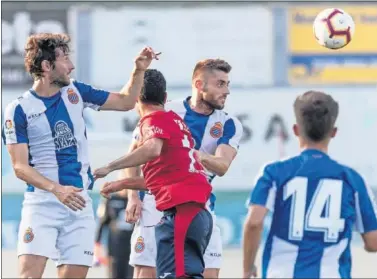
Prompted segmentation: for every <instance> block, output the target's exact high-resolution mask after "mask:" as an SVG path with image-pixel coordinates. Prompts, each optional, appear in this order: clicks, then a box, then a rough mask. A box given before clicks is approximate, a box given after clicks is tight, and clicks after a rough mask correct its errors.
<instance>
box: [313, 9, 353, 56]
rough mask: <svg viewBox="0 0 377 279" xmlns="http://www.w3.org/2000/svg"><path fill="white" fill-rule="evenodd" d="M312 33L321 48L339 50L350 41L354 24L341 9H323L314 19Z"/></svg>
mask: <svg viewBox="0 0 377 279" xmlns="http://www.w3.org/2000/svg"><path fill="white" fill-rule="evenodd" d="M313 32H314V36H315V38H316V39H317V42H318V43H319V44H320V45H321V46H324V47H327V48H330V49H339V48H342V47H345V46H346V45H348V44H349V42H350V41H351V40H352V37H353V33H354V32H355V22H354V21H353V19H352V17H351V16H350V15H349V14H347V13H346V12H345V11H343V10H341V9H325V10H323V11H322V12H320V13H319V14H318V15H317V17H316V18H315V20H314V23H313Z"/></svg>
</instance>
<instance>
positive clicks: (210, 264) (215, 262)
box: [204, 217, 223, 278]
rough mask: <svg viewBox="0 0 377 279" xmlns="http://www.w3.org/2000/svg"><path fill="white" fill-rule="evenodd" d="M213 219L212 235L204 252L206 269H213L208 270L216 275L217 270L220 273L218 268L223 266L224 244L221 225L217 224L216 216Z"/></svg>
mask: <svg viewBox="0 0 377 279" xmlns="http://www.w3.org/2000/svg"><path fill="white" fill-rule="evenodd" d="M213 220H214V224H213V230H212V235H211V238H210V240H209V243H208V246H207V249H206V251H205V254H204V262H205V267H206V269H207V268H208V269H211V270H208V271H207V273H211V274H213V275H214V274H215V272H217V273H218V269H220V268H221V260H222V248H223V245H222V238H221V231H220V227H219V226H217V224H216V217H214V218H213ZM210 276H212V275H210ZM207 278H210V277H207ZM211 278H212V277H211ZM215 278H217V277H215Z"/></svg>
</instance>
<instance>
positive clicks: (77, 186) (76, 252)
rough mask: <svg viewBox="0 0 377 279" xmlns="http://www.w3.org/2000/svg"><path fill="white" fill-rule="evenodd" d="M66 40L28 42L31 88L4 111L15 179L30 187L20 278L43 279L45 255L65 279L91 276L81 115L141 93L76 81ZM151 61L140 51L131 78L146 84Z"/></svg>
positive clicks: (122, 106) (91, 227)
mask: <svg viewBox="0 0 377 279" xmlns="http://www.w3.org/2000/svg"><path fill="white" fill-rule="evenodd" d="M69 41H70V39H69V37H68V36H67V35H65V34H49V33H46V34H35V35H32V36H30V37H29V38H28V40H27V43H26V52H25V66H26V70H27V72H28V73H30V74H31V75H32V76H33V78H34V84H33V86H32V88H31V89H30V90H28V91H26V92H25V93H24V94H23V95H22V96H21V97H19V98H18V99H16V100H14V101H13V102H11V103H10V104H8V105H7V107H6V109H5V113H4V118H5V123H4V127H3V140H4V143H5V144H6V145H7V148H8V151H9V153H10V156H11V159H12V164H13V168H14V171H15V174H16V176H17V177H18V178H19V179H21V180H23V181H25V183H26V184H27V187H26V193H25V199H24V202H23V209H22V217H21V223H20V229H19V236H18V238H19V240H18V256H19V265H20V271H19V272H20V273H19V275H20V277H21V278H41V276H42V274H43V272H44V268H45V263H46V261H47V259H48V258H50V259H53V260H56V264H57V266H58V275H59V277H60V278H68V277H69V278H85V277H86V274H87V271H88V268H89V267H90V266H91V265H92V258H93V248H94V233H95V221H94V214H93V208H92V204H91V199H90V197H89V195H88V192H87V191H88V190H90V189H91V188H92V187H93V177H92V175H91V171H90V166H89V157H88V142H87V137H86V127H85V122H84V118H83V110H84V108H92V109H94V110H119V111H126V110H130V109H132V108H134V106H135V102H136V99H137V97H138V94H139V92H140V90H141V87H140V88H134V89H135V90H133V91H132V90H131V91H130V90H129V88H128V87H129V86H125V87H124V88H123V89H122V90H121V91H120V92H119V93H110V92H108V91H104V90H98V89H95V88H93V87H91V86H90V85H86V84H84V83H81V82H77V81H73V80H71V79H70V76H69V75H70V73H71V72H72V71H73V70H74V65H73V64H72V62H71V60H70V58H69ZM153 58H155V54H154V52H153V50H152V49H150V48H145V49H143V50H142V52H141V53H140V54H139V55H138V57H137V58H136V60H135V61H136V62H135V70H134V71H133V73H132V76H133V78H135V79H136V80H137V79H141V80H143V79H144V72H145V70H146V68H147V67H148V66H149V65H150V63H151V61H152V59H153Z"/></svg>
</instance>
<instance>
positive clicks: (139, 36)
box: [2, 2, 377, 249]
mask: <svg viewBox="0 0 377 279" xmlns="http://www.w3.org/2000/svg"><path fill="white" fill-rule="evenodd" d="M330 6H331V7H334V6H336V7H339V8H343V9H345V10H346V11H347V12H349V13H350V14H351V15H352V16H353V18H354V20H355V23H356V33H355V36H354V38H353V41H352V42H351V44H350V45H349V46H347V47H346V48H344V49H342V50H338V51H331V50H328V49H325V48H322V47H320V46H319V45H318V44H317V43H316V41H315V39H314V37H313V32H312V22H313V20H314V18H315V16H316V15H317V13H318V12H319V11H320V10H322V9H324V8H327V7H330ZM2 9H3V11H2V109H4V107H5V106H6V104H7V103H9V102H10V101H11V100H13V99H15V98H17V97H18V96H19V95H20V94H22V93H23V92H24V91H25V90H27V89H28V88H29V87H30V86H31V82H32V81H31V79H30V77H29V76H28V75H27V74H26V73H25V70H24V66H23V49H24V45H25V41H26V38H27V37H28V36H29V35H30V34H32V33H36V32H67V33H69V34H70V35H71V37H72V48H73V53H72V57H73V61H74V63H75V66H76V70H75V71H74V73H73V76H74V77H75V78H76V79H78V80H81V81H83V82H86V83H89V84H93V85H95V86H97V87H101V88H104V89H108V90H119V89H120V88H121V87H122V86H123V85H124V84H125V83H126V82H127V80H128V77H129V74H130V71H131V69H132V67H133V58H134V56H135V55H136V53H137V52H138V51H139V50H140V49H141V48H142V47H143V46H145V45H150V46H152V47H153V48H154V49H155V50H157V51H162V56H161V60H160V61H156V62H153V66H152V67H156V68H158V69H159V70H161V71H162V72H163V73H164V75H165V76H166V79H167V82H168V94H169V99H176V98H184V97H186V96H188V95H190V94H191V74H192V70H193V67H194V65H195V63H196V62H197V61H198V60H200V59H204V58H216V57H221V58H223V59H225V60H227V61H228V62H229V63H230V64H231V65H232V66H233V70H232V72H231V95H230V98H229V99H228V101H227V105H226V111H228V112H229V113H232V114H234V115H236V116H238V118H239V119H240V120H241V122H242V124H243V126H244V136H243V139H242V143H241V147H240V151H239V154H238V156H237V158H236V160H235V161H234V163H233V165H232V167H231V169H230V171H229V173H228V174H227V175H226V176H224V177H222V178H217V179H215V182H214V185H215V190H216V193H217V214H218V216H219V217H218V220H219V224H220V226H221V228H222V234H223V241H224V244H225V245H226V246H239V243H240V237H241V226H242V222H243V218H244V216H245V214H246V208H245V201H246V199H247V198H248V195H249V193H250V191H251V189H252V186H253V182H254V177H255V175H256V174H257V173H258V171H259V168H260V167H261V166H262V165H263V164H264V163H266V162H268V161H271V160H277V159H280V158H283V157H286V156H291V155H294V154H295V153H297V152H298V151H299V150H298V146H297V142H296V140H295V138H294V135H293V134H292V132H291V126H292V124H293V122H294V117H293V111H292V104H293V100H294V98H295V97H296V96H297V94H300V93H302V92H304V91H306V90H308V89H319V90H324V91H326V92H328V93H331V94H332V95H333V96H334V97H335V98H336V99H337V100H338V101H339V103H340V117H339V121H338V126H339V134H338V137H337V138H336V139H334V141H333V143H332V144H331V148H330V153H331V155H332V156H334V157H335V158H337V159H338V160H339V161H342V162H345V163H347V164H349V165H350V166H352V167H354V168H355V169H356V170H358V171H360V173H361V174H362V175H363V176H364V177H365V179H366V181H367V183H368V184H370V185H371V186H372V187H373V188H374V190H377V159H376V158H377V157H376V155H377V144H376V143H377V92H376V91H377V5H376V4H373V3H369V4H367V3H364V4H363V3H358V4H357V5H352V4H350V3H345V4H340V3H336V5H334V3H331V4H330V3H326V5H324V4H314V3H312V4H302V3H300V4H299V3H293V2H292V3H285V4H284V3H282V4H278V3H269V4H261V3H157V2H156V3H111V4H103V3H99V2H96V3H85V4H75V3H73V2H57V3H53V2H50V3H49V2H22V3H17V2H13V3H12V2H5V3H3V4H2ZM85 118H86V120H87V126H88V138H89V140H90V152H91V153H90V159H91V162H92V169H94V168H96V167H99V166H101V165H102V164H104V163H106V162H108V161H109V160H112V159H115V158H117V157H118V156H119V155H120V154H121V153H124V152H126V150H127V148H128V144H129V143H130V138H131V133H132V130H133V129H134V127H135V126H136V123H137V121H138V117H137V115H136V114H135V112H127V113H120V112H93V111H85ZM2 151H3V152H2V209H3V211H2V217H3V220H2V240H3V241H2V246H3V248H10V249H13V248H15V245H16V238H17V229H18V222H19V220H20V210H21V204H22V199H23V192H24V190H25V186H24V184H23V183H22V182H20V181H19V180H17V179H16V178H15V176H14V174H13V171H12V169H11V165H10V159H9V156H8V154H7V152H6V150H5V148H4V146H3V145H2ZM115 176H116V174H115V175H113V176H110V177H109V179H114V178H115ZM99 187H100V185H99V184H98V183H97V185H96V186H95V189H94V193H93V198H94V206H95V207H96V206H97V204H98V201H99V195H98V189H99Z"/></svg>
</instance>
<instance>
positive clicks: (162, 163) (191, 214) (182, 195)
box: [94, 70, 212, 278]
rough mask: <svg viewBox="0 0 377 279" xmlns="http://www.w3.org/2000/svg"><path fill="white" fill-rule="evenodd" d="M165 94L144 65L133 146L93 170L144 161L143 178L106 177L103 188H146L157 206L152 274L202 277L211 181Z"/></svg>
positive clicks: (103, 173)
mask: <svg viewBox="0 0 377 279" xmlns="http://www.w3.org/2000/svg"><path fill="white" fill-rule="evenodd" d="M166 96H167V95H166V81H165V79H164V77H163V75H162V74H161V73H160V72H159V71H157V70H147V71H146V73H145V78H144V88H143V90H142V92H141V95H140V97H139V100H138V102H137V106H138V112H139V114H140V117H141V119H140V121H139V129H140V133H139V134H140V138H139V140H138V148H136V149H135V150H134V151H133V152H131V153H129V154H127V155H126V156H123V157H121V158H119V159H118V160H115V161H113V162H111V163H110V164H108V165H107V166H106V167H103V168H100V169H98V170H96V171H95V172H94V176H95V178H101V177H105V176H106V175H107V174H109V173H110V172H112V171H114V170H120V169H124V168H129V167H135V166H140V165H144V166H143V167H142V170H143V174H144V178H141V177H138V178H126V179H123V180H119V181H116V182H111V183H106V184H105V186H104V189H103V193H110V192H114V191H118V190H121V189H140V190H149V191H151V192H152V194H153V195H155V197H156V207H157V209H158V210H160V211H162V212H163V213H164V217H163V218H162V219H161V222H160V223H159V224H158V225H157V226H156V227H155V234H156V242H157V259H156V265H157V277H159V278H179V277H186V276H188V277H190V278H203V271H204V260H203V255H204V252H205V249H206V247H207V245H208V242H209V239H210V236H211V232H212V217H211V214H210V213H209V212H208V211H207V210H206V209H205V204H206V202H207V200H208V198H209V196H210V193H211V190H212V187H211V185H210V184H209V183H208V182H207V179H206V177H205V174H204V169H203V167H202V165H201V164H200V163H199V162H198V161H197V160H196V155H195V150H194V149H193V148H194V140H193V138H192V136H191V133H190V131H189V129H188V127H187V126H186V124H185V123H184V121H183V120H182V118H181V117H179V116H178V115H177V114H176V113H175V112H173V111H168V112H167V111H165V110H164V104H165V102H166ZM144 180H145V183H144ZM172 247H174V249H172Z"/></svg>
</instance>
